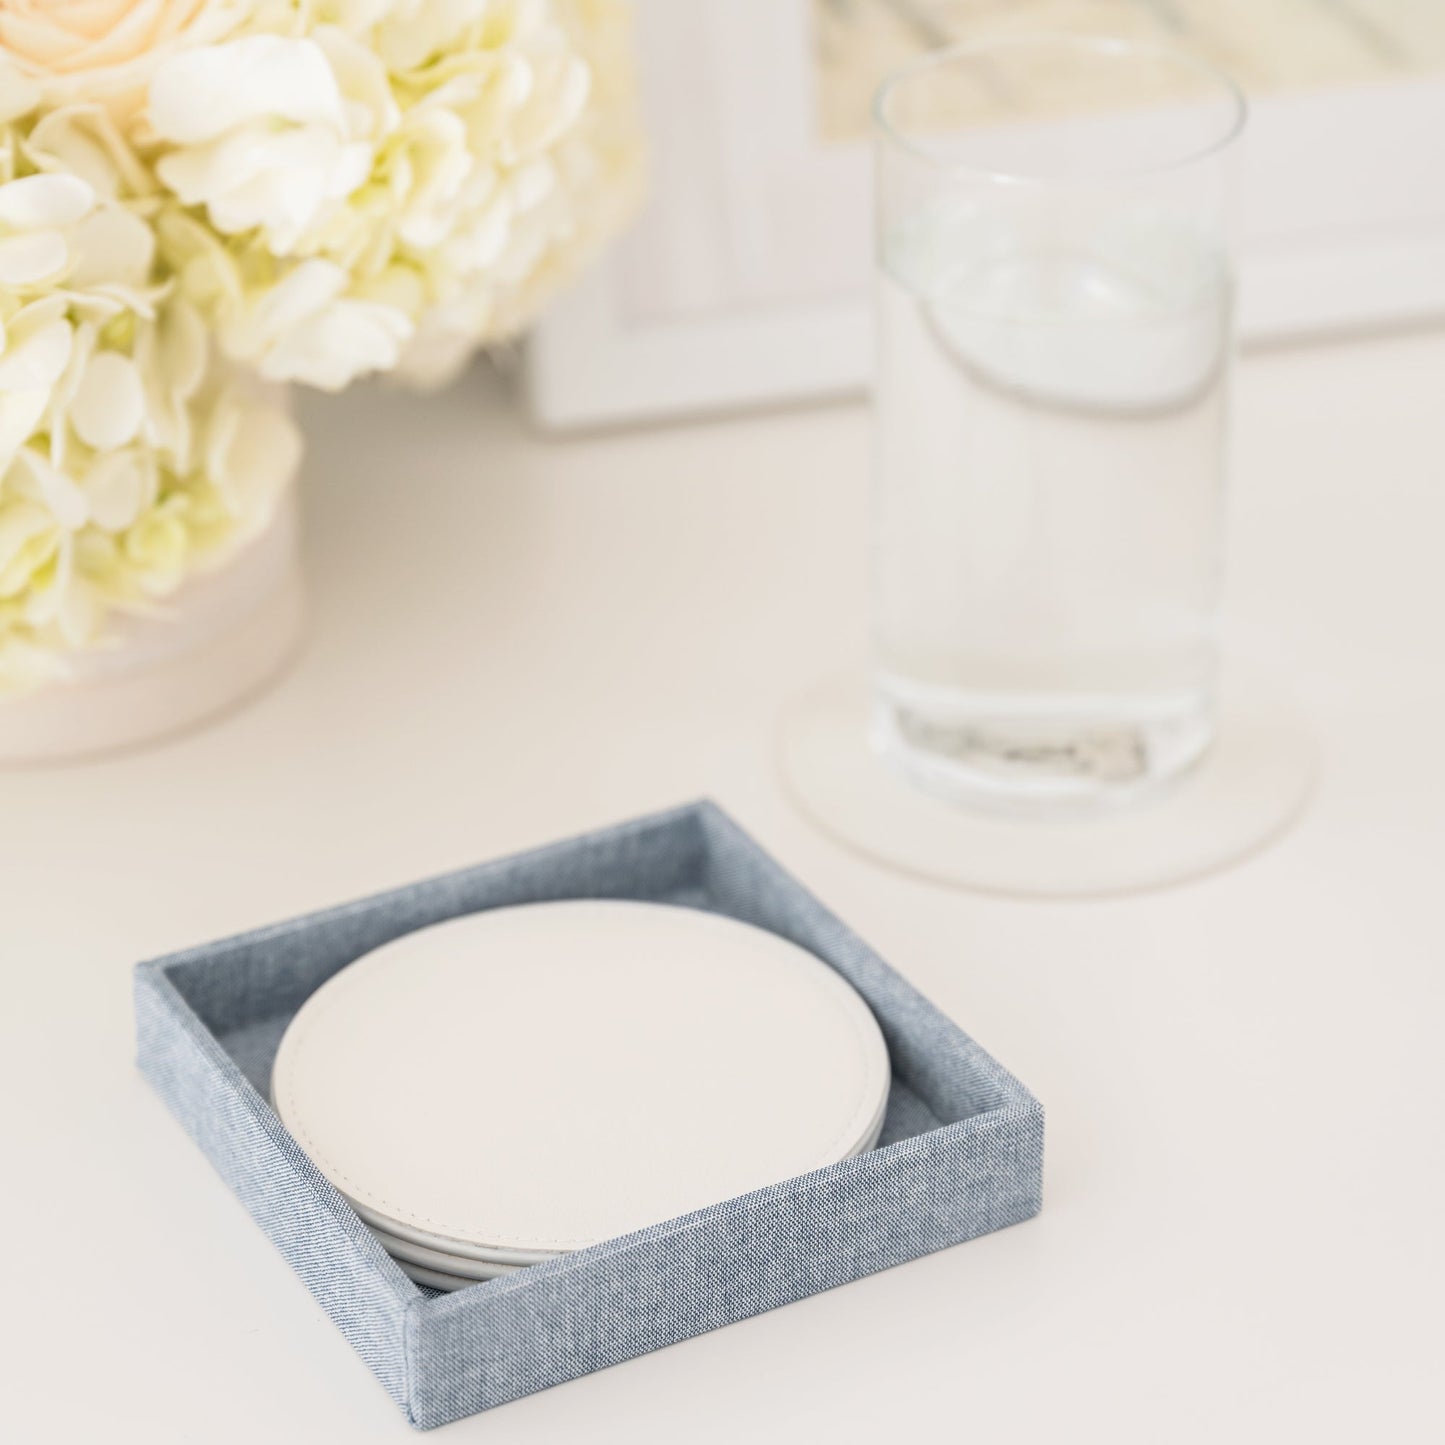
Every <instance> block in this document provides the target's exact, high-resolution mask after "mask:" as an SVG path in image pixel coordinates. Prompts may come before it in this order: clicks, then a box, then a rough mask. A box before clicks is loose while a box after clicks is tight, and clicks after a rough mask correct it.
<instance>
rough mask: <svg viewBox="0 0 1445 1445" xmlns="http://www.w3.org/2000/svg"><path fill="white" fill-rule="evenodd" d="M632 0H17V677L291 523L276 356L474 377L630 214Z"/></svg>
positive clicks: (13, 262) (7, 650)
mask: <svg viewBox="0 0 1445 1445" xmlns="http://www.w3.org/2000/svg"><path fill="white" fill-rule="evenodd" d="M629 43H630V36H629V16H628V13H627V10H626V7H625V4H624V3H623V0H0V695H4V694H5V693H7V692H10V693H13V692H17V691H23V690H25V689H27V688H32V687H34V686H36V685H37V684H38V683H41V682H44V681H45V680H46V679H47V678H50V677H53V676H55V675H57V673H63V671H64V670H65V666H66V657H67V654H68V653H71V652H73V651H74V650H76V649H78V648H82V647H85V646H87V645H89V644H91V643H92V642H94V641H96V640H97V639H99V638H101V637H103V636H104V625H105V621H106V618H107V617H108V616H109V615H111V614H112V613H115V612H117V611H135V610H137V609H143V608H147V607H154V606H155V604H156V602H157V600H158V599H162V598H165V597H167V596H169V595H170V594H171V593H173V592H174V591H175V589H176V588H177V587H178V586H179V585H180V584H181V582H183V581H184V580H185V579H186V578H187V577H188V576H189V575H191V574H192V573H194V572H196V571H198V570H200V569H204V568H207V567H214V566H216V565H218V564H220V563H223V562H224V561H225V560H226V558H227V557H229V556H230V555H233V554H234V553H235V552H236V550H237V549H238V548H239V547H240V546H241V545H243V544H244V543H245V542H246V541H247V539H249V538H251V537H253V536H255V535H256V534H257V533H258V532H259V531H261V530H262V529H264V528H265V527H266V525H267V523H268V522H269V520H270V518H271V516H272V515H273V512H274V509H275V508H276V506H277V503H278V500H279V498H280V497H281V496H282V494H283V493H284V492H285V489H286V487H287V485H288V483H289V481H290V479H291V477H292V475H293V473H294V471H295V469H296V465H297V462H298V460H299V456H300V442H299V439H298V437H297V435H296V433H295V430H294V428H293V426H292V424H291V422H290V420H289V417H288V415H287V413H286V410H285V409H284V407H283V406H282V405H281V403H280V400H279V398H278V396H277V394H276V388H277V385H278V384H282V383H300V384H305V385H309V386H315V387H320V388H323V389H325V390H331V391H334V390H338V389H340V388H342V387H344V386H346V385H347V384H349V383H350V382H351V381H353V380H355V379H356V378H358V377H360V376H363V375H366V374H368V373H376V372H390V373H395V374H398V375H400V376H402V377H404V378H409V379H413V380H416V381H420V382H425V383H434V382H438V381H441V380H445V379H446V378H447V377H449V376H450V375H452V374H453V373H454V372H455V371H456V370H457V369H459V368H460V366H461V365H462V364H463V362H464V361H465V360H466V358H467V357H468V356H469V355H470V353H471V352H472V351H473V350H474V349H475V348H476V347H478V346H479V345H484V344H487V343H490V342H494V341H498V340H501V339H505V338H507V337H509V336H512V335H514V334H515V333H516V332H518V331H519V330H520V329H521V328H522V327H523V326H524V325H525V324H526V323H527V322H528V320H529V319H530V318H531V317H532V316H533V315H534V314H535V312H536V311H537V309H538V307H539V306H540V304H541V303H542V302H543V301H544V300H545V299H546V297H547V296H548V295H549V294H550V293H551V292H552V291H553V290H554V289H555V288H556V287H557V286H558V285H559V284H560V283H561V282H562V281H563V280H564V279H565V278H566V277H567V276H568V275H569V274H570V273H571V272H572V271H573V270H574V269H575V268H576V267H577V266H578V265H579V263H580V262H581V261H583V260H584V259H585V258H586V257H587V255H588V254H589V253H590V252H591V251H592V250H593V249H594V248H595V247H596V246H597V244H598V243H599V242H600V241H601V239H603V238H604V237H605V236H606V235H607V234H608V233H609V232H610V231H612V230H613V229H614V228H615V227H616V225H617V224H618V223H619V221H620V219H621V218H622V217H623V216H624V215H625V214H626V212H627V210H628V208H629V206H630V204H631V202H632V200H633V198H634V195H635V193H636V190H637V180H638V174H639V155H640V146H639V142H638V128H637V120H636V114H635V108H634V102H633V84H632V76H631V70H630V64H629Z"/></svg>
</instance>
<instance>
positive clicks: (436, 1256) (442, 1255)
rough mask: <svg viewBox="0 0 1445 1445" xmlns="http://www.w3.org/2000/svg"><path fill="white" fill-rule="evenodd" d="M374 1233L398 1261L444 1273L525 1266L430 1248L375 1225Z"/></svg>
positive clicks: (488, 1272)
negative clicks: (497, 1262) (499, 1262)
mask: <svg viewBox="0 0 1445 1445" xmlns="http://www.w3.org/2000/svg"><path fill="white" fill-rule="evenodd" d="M372 1233H373V1234H375V1235H376V1237H377V1239H378V1240H380V1241H381V1245H382V1247H383V1248H384V1249H385V1250H386V1252H387V1253H388V1254H389V1255H390V1256H391V1257H392V1258H393V1259H394V1260H396V1262H397V1263H398V1264H402V1265H408V1264H414V1265H416V1266H417V1267H418V1268H420V1269H429V1270H433V1271H440V1272H441V1273H442V1274H450V1275H456V1276H457V1277H458V1278H460V1279H471V1280H477V1279H496V1278H497V1276H498V1275H503V1274H515V1273H516V1272H517V1271H518V1270H519V1269H521V1268H523V1266H522V1265H519V1264H486V1263H483V1262H482V1261H481V1260H479V1259H464V1258H462V1257H461V1256H460V1255H455V1254H447V1253H446V1252H445V1251H443V1250H439V1249H429V1248H428V1247H427V1246H426V1245H424V1244H416V1243H413V1241H411V1240H409V1239H402V1238H401V1237H400V1236H399V1235H395V1234H388V1233H387V1232H386V1231H385V1230H383V1229H376V1228H375V1227H373V1229H372ZM552 1258H556V1256H555V1255H554V1256H552Z"/></svg>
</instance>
